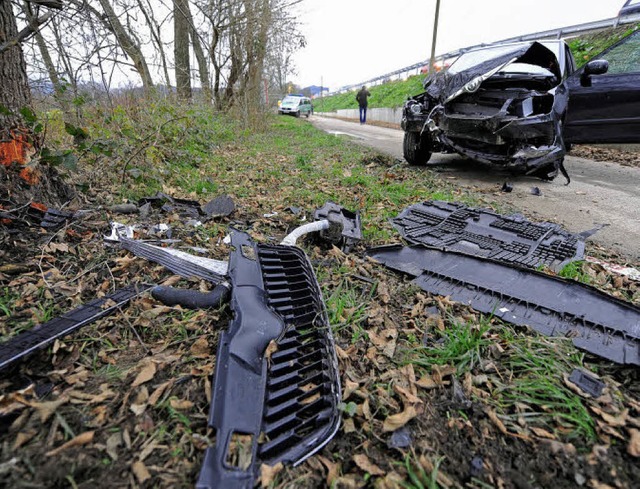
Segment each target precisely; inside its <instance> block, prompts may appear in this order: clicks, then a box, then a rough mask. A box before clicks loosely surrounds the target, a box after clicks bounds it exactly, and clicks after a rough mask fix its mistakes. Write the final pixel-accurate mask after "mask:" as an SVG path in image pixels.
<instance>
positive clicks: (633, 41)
mask: <svg viewBox="0 0 640 489" xmlns="http://www.w3.org/2000/svg"><path fill="white" fill-rule="evenodd" d="M598 59H606V60H607V61H608V62H609V71H608V72H607V73H610V74H614V75H615V74H620V73H638V72H640V32H636V33H634V34H631V35H630V36H629V37H627V38H626V39H625V40H624V41H623V42H622V43H621V44H619V45H618V46H616V47H614V48H612V49H611V50H610V51H607V52H606V53H604V54H603V55H602V56H599V57H598Z"/></svg>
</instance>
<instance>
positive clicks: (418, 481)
mask: <svg viewBox="0 0 640 489" xmlns="http://www.w3.org/2000/svg"><path fill="white" fill-rule="evenodd" d="M443 460H444V457H440V458H438V459H436V461H435V462H434V463H433V470H432V471H431V472H427V471H426V470H425V468H424V467H423V466H422V464H421V463H420V462H419V461H417V460H412V458H411V456H410V455H407V456H406V457H405V459H404V468H405V470H406V471H407V480H406V481H404V482H402V483H401V484H402V487H404V488H405V489H439V488H440V485H439V484H438V482H437V480H438V471H439V469H440V464H441V463H442V461H443Z"/></svg>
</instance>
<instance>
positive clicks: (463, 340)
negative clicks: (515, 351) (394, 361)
mask: <svg viewBox="0 0 640 489" xmlns="http://www.w3.org/2000/svg"><path fill="white" fill-rule="evenodd" d="M490 327H491V324H490V320H489V319H488V318H485V317H482V318H481V319H480V321H479V323H478V324H473V323H470V322H463V321H460V320H458V319H455V318H450V319H449V320H448V321H447V324H446V327H445V329H444V331H437V332H436V333H435V334H436V336H437V337H438V338H437V339H436V340H433V341H430V342H431V343H432V344H433V346H431V345H429V346H421V347H418V348H412V349H408V350H406V351H405V355H406V356H405V362H406V363H412V364H414V365H419V366H422V367H424V368H426V369H431V367H432V366H433V365H455V366H456V368H457V370H458V374H460V375H461V374H463V373H464V372H466V371H469V370H472V369H473V368H475V367H476V366H477V365H478V364H479V362H480V360H481V359H482V358H483V357H484V356H485V351H486V349H487V347H488V346H490V345H491V343H492V342H491V339H490V338H488V336H487V331H488V330H489V328H490Z"/></svg>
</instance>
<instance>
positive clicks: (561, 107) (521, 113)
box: [402, 41, 567, 179]
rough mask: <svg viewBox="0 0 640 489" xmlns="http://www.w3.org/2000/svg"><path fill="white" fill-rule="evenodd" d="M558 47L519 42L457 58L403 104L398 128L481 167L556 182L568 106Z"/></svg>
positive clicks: (561, 44)
mask: <svg viewBox="0 0 640 489" xmlns="http://www.w3.org/2000/svg"><path fill="white" fill-rule="evenodd" d="M549 44H550V45H551V47H552V48H553V43H549ZM556 44H557V47H556V48H555V49H549V47H547V46H545V45H543V44H541V43H537V42H533V43H520V44H517V45H514V46H507V47H504V46H501V47H499V48H494V50H493V52H492V50H491V49H488V50H485V51H487V52H481V53H479V54H476V53H474V52H471V53H467V54H465V55H463V56H462V57H461V58H460V59H459V60H458V61H456V62H455V63H453V65H452V66H451V68H450V69H449V71H448V72H446V73H444V74H441V75H439V76H438V77H435V78H434V79H431V80H429V81H428V82H427V83H426V91H425V92H424V93H422V94H420V95H417V96H415V97H412V98H411V99H409V100H408V101H407V102H406V104H405V107H404V111H403V120H402V127H403V129H404V130H405V132H411V131H413V132H416V131H418V132H419V133H420V134H421V138H422V139H424V138H425V137H428V139H429V144H430V145H431V146H432V147H433V148H436V149H437V148H438V146H439V147H440V149H448V150H451V151H455V152H457V153H459V154H461V155H463V156H466V157H468V158H470V159H472V160H474V161H477V162H479V163H482V164H485V165H489V166H493V167H499V168H502V169H507V170H510V171H513V172H514V173H525V174H531V175H535V176H538V177H541V178H544V179H552V178H554V177H555V176H556V174H557V173H558V170H559V169H560V170H562V161H563V158H564V154H565V146H564V142H563V139H562V119H563V116H564V113H565V111H566V106H567V94H566V89H565V87H564V85H563V83H562V82H563V80H564V78H565V73H564V72H563V69H562V68H561V67H562V62H563V59H562V56H561V55H560V54H558V53H562V46H563V43H561V42H560V41H558V42H557V43H556ZM494 54H495V56H494ZM456 65H458V66H456ZM422 139H421V141H422Z"/></svg>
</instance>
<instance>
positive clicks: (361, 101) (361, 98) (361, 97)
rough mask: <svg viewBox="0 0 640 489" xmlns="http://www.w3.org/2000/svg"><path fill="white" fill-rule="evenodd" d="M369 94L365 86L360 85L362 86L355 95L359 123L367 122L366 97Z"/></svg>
mask: <svg viewBox="0 0 640 489" xmlns="http://www.w3.org/2000/svg"><path fill="white" fill-rule="evenodd" d="M370 96H371V94H370V93H369V90H367V87H365V86H364V85H362V88H361V89H360V91H359V92H358V94H357V95H356V100H357V101H358V106H359V107H360V124H364V123H366V122H367V105H368V102H367V98H368V97H370Z"/></svg>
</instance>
